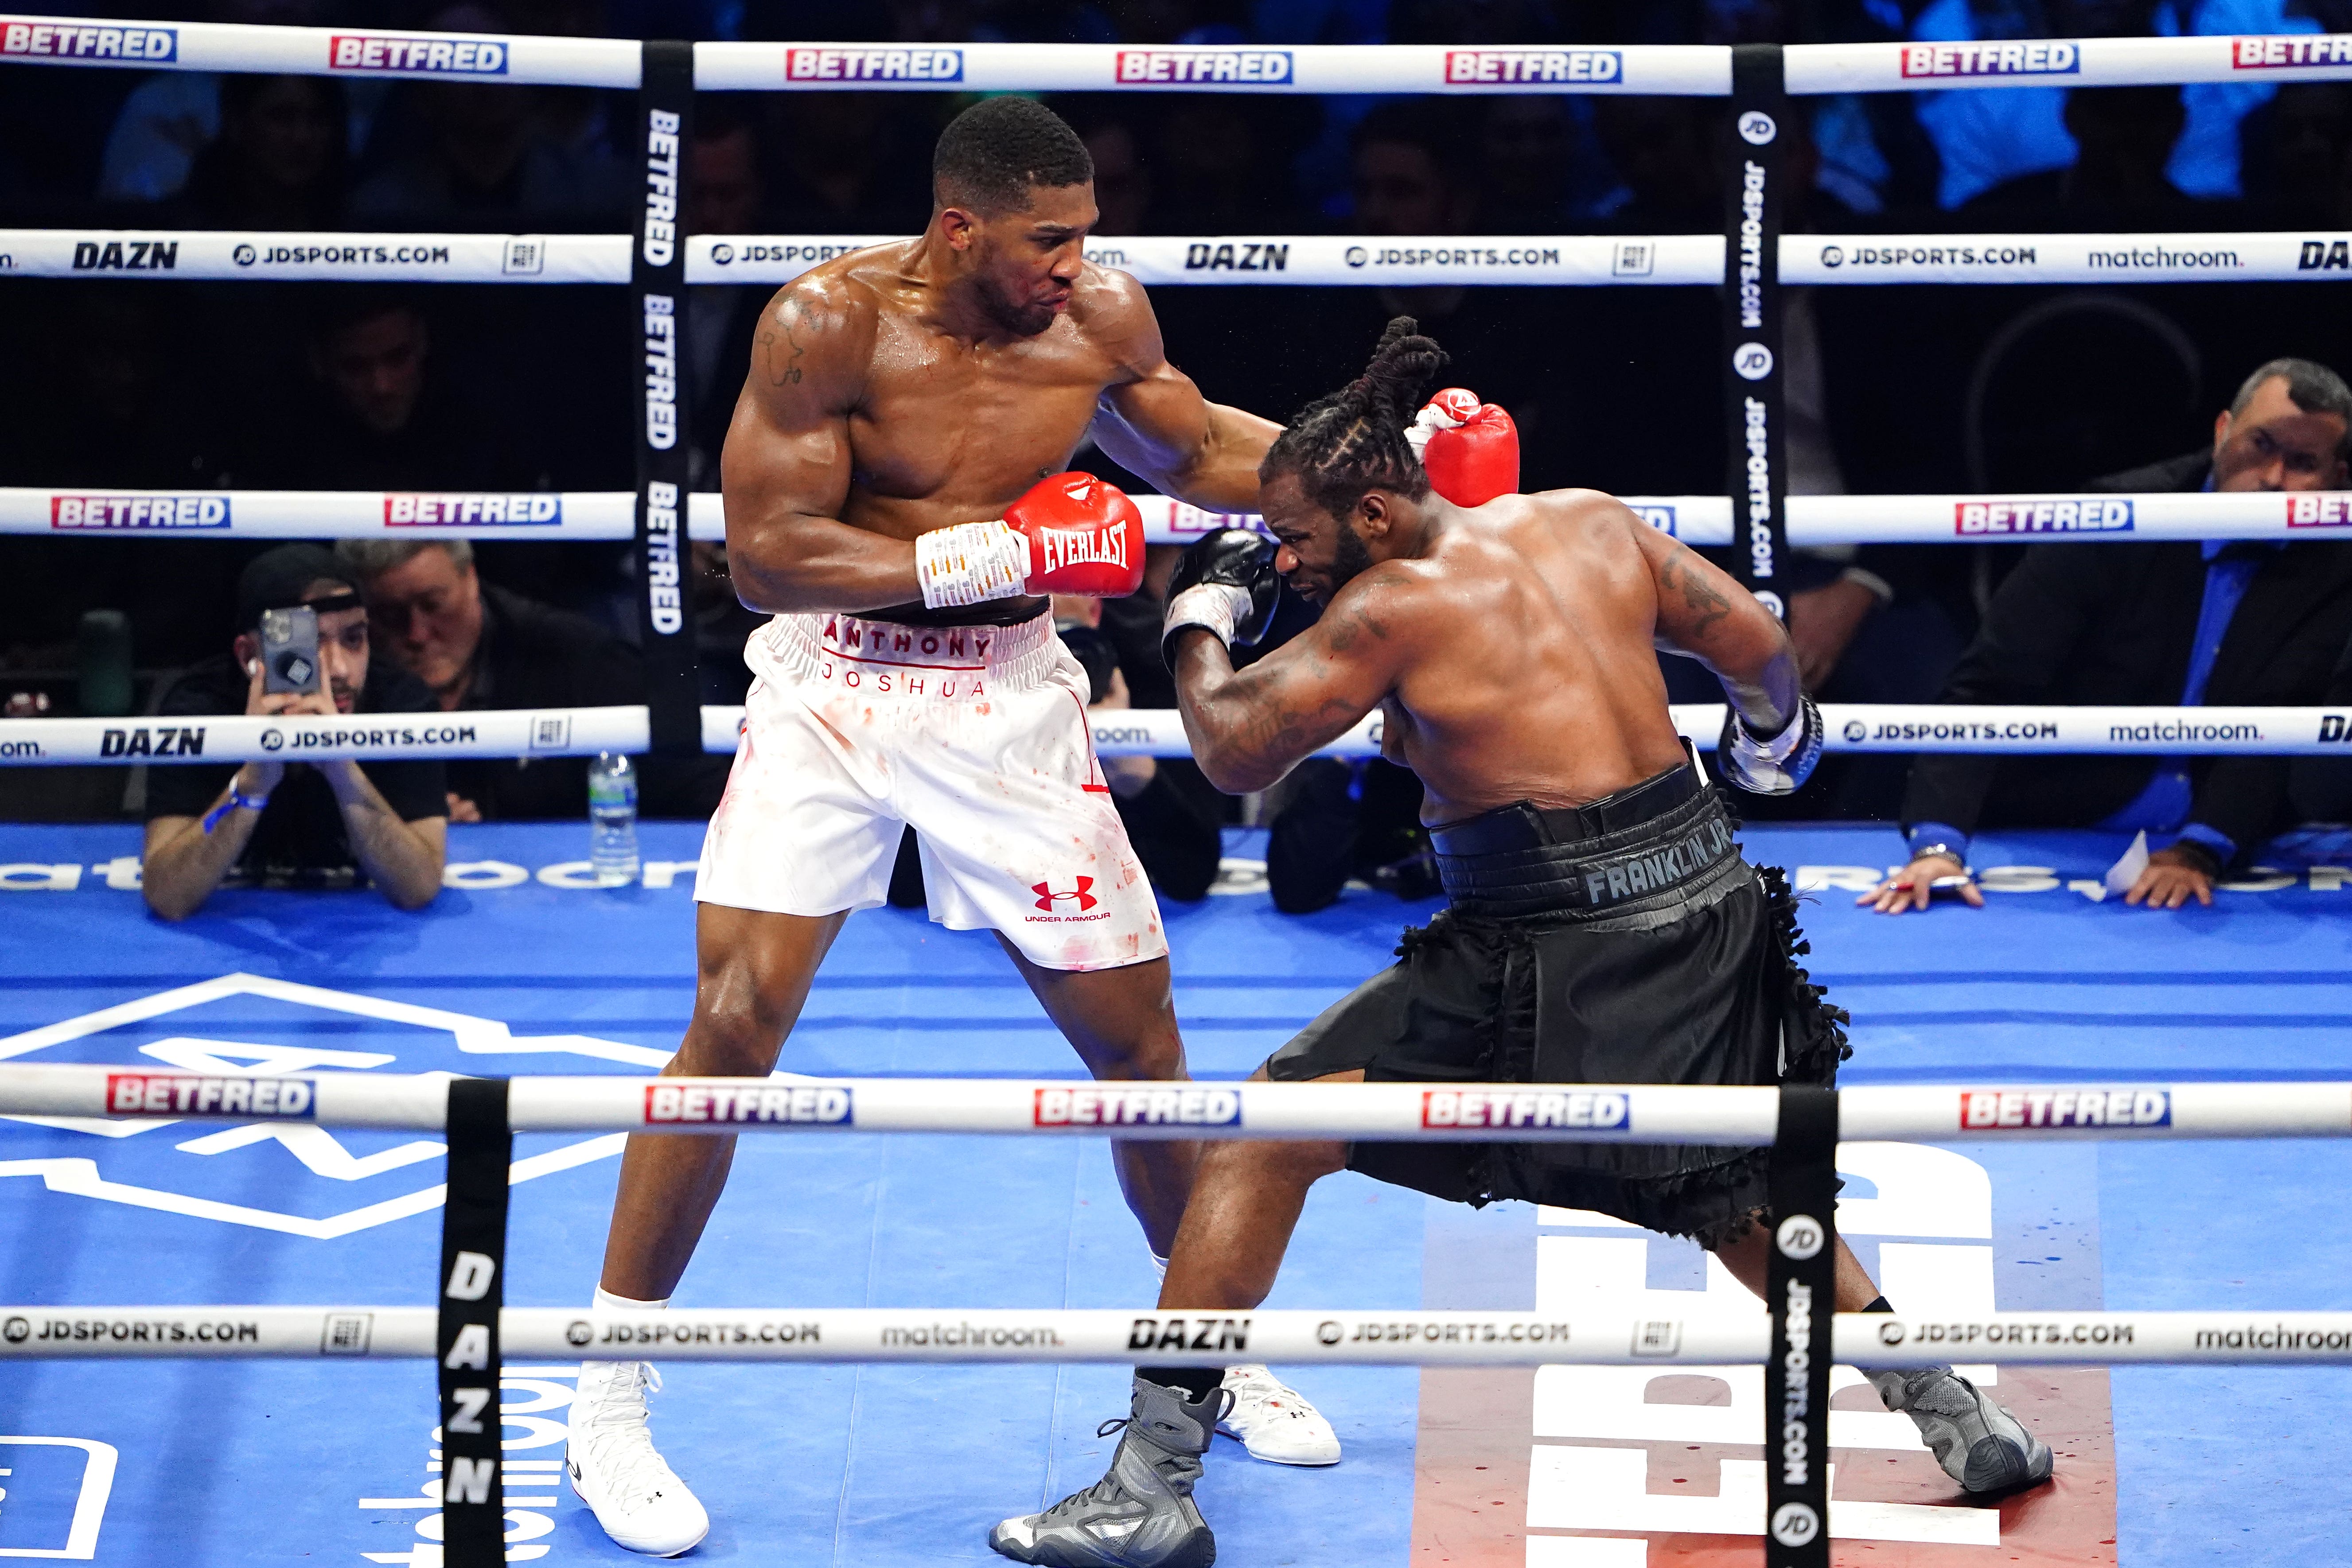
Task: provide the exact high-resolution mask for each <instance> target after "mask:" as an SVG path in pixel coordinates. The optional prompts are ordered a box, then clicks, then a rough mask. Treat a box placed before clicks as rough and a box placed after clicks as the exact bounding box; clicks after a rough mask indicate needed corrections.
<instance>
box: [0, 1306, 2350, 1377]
mask: <svg viewBox="0 0 2352 1568" xmlns="http://www.w3.org/2000/svg"><path fill="white" fill-rule="evenodd" d="M435 1332H436V1312H435V1310H434V1309H433V1308H431V1307H364V1306H362V1307H340V1306H320V1307H278V1306H268V1307H264V1306H193V1307H189V1306H163V1307H135V1306H134V1307H83V1306H64V1307H58V1306H17V1307H10V1306H0V1362H8V1361H42V1360H58V1359H67V1358H72V1359H104V1360H115V1359H122V1360H131V1359H152V1358H163V1357H168V1358H171V1359H174V1360H257V1359H262V1358H273V1359H327V1360H334V1359H339V1358H340V1359H353V1360H356V1359H362V1358H363V1359H369V1360H377V1361H388V1360H422V1359H425V1358H428V1357H431V1356H433V1355H434V1354H436V1349H437V1346H436V1338H435ZM1769 1344H1770V1323H1769V1319H1767V1318H1766V1317H1765V1315H1764V1313H1763V1312H1762V1311H1761V1310H1757V1311H1755V1312H1753V1313H1749V1312H1744V1311H1738V1310H1722V1309H1715V1310H1709V1311H1708V1312H1707V1313H1706V1315H1705V1316H1694V1317H1690V1318H1659V1317H1653V1316H1636V1315H1633V1314H1631V1313H1623V1312H1612V1311H1610V1310H1608V1308H1607V1306H1606V1304H1605V1303H1604V1304H1603V1305H1601V1308H1600V1309H1599V1310H1595V1311H1592V1312H1589V1313H1587V1312H1574V1313H1556V1312H1555V1313H1547V1312H1542V1311H1526V1312H1436V1311H1412V1310H1361V1309H1349V1308H1328V1309H1325V1310H1320V1311H1302V1310H1274V1311H1268V1310H1264V1309H1259V1310H1246V1309H1244V1310H1234V1311H1177V1310H1172V1309H1171V1310H1165V1311H1163V1310H1160V1309H1158V1308H1149V1307H1147V1308H1140V1309H1132V1308H1130V1309H1120V1308H1053V1307H1039V1308H1034V1309H1024V1308H1011V1309H1007V1308H993V1307H992V1308H980V1309H975V1310H960V1309H957V1308H952V1307H941V1308H923V1307H806V1308H802V1307H763V1308H677V1309H673V1310H668V1311H665V1312H657V1313H656V1312H637V1313H610V1312H595V1311H574V1310H567V1309H564V1308H561V1307H509V1308H507V1309H506V1310H504V1311H503V1312H501V1313H500V1314H499V1347H500V1354H501V1356H502V1357H503V1358H504V1359H506V1360H507V1361H509V1362H512V1361H514V1360H516V1359H518V1358H522V1357H545V1358H550V1359H554V1360H562V1361H580V1360H583V1359H584V1360H606V1359H620V1360H628V1361H635V1360H639V1359H642V1358H645V1357H648V1356H658V1357H660V1358H661V1359H663V1360H666V1361H729V1362H887V1363H982V1362H990V1363H1006V1362H1050V1363H1082V1362H1103V1363H1134V1362H1137V1361H1148V1362H1151V1363H1155V1364H1162V1365H1177V1366H1211V1367H1213V1366H1223V1365H1225V1364H1227V1363H1230V1362H1233V1361H1234V1360H1236V1359H1239V1358H1241V1357H1244V1356H1246V1357H1248V1358H1249V1359H1250V1360H1253V1361H1270V1362H1280V1363H1300V1364H1307V1365H1325V1366H1363V1365H1373V1366H1645V1365H1658V1366H1728V1365H1754V1364H1755V1363H1759V1362H1761V1361H1763V1360H1764V1359H1765V1358H1766V1356H1767V1355H1768V1353H1769ZM1832 1346H1833V1352H1834V1354H1835V1356H1836V1359H1837V1361H1838V1362H1839V1363H1843V1364H1847V1365H1855V1364H1859V1365H1862V1366H1867V1367H1872V1368H1878V1367H1902V1366H1935V1365H1940V1364H1944V1363H1949V1362H1953V1361H1966V1360H1997V1361H1999V1362H2000V1363H2002V1364H2004V1365H2012V1366H2081V1365H2090V1366H2106V1365H2113V1364H2126V1363H2128V1364H2138V1365H2148V1364H2159V1365H2238V1364H2255V1365H2315V1364H2317V1365H2333V1364H2343V1363H2352V1312H2263V1311H2249V1310H2233V1311H2218V1312H2217V1311H2158V1312H2077V1311H2048V1312H1989V1313H1984V1314H1981V1315H1979V1316H1973V1317H1967V1318H1960V1319H1927V1318H1912V1317H1906V1316H1903V1315H1901V1314H1899V1313H1898V1314H1891V1315H1890V1314H1885V1313H1875V1312H1841V1313H1838V1314H1837V1315H1836V1317H1835V1319H1834V1321H1833V1323H1832Z"/></svg>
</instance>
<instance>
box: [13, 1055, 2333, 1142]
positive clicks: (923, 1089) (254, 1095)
mask: <svg viewBox="0 0 2352 1568" xmlns="http://www.w3.org/2000/svg"><path fill="white" fill-rule="evenodd" d="M975 1027H982V1025H975ZM448 1092H449V1079H448V1076H447V1075H446V1074H434V1073H424V1074H414V1075H408V1074H378V1073H316V1074H302V1075H292V1076H272V1075H250V1074H222V1075H205V1074H192V1073H180V1072H164V1071H155V1072H150V1071H147V1070H144V1069H143V1068H120V1067H102V1066H83V1065H67V1064H55V1063H12V1064H8V1065H5V1066H0V1115H6V1116H45V1117H47V1116H73V1117H110V1118H117V1119H125V1120H131V1121H137V1120H156V1119H163V1120H170V1121H187V1120H197V1121H253V1120H256V1119H260V1120H263V1121H296V1122H305V1123H309V1124H310V1125H314V1126H320V1127H367V1128H378V1129H386V1128H390V1129H412V1130H419V1131H440V1130H442V1129H443V1128H444V1127H445V1126H446V1109H447V1100H448ZM507 1093H508V1109H507V1119H508V1121H509V1124H510V1125H511V1126H512V1127H513V1128H514V1130H515V1131H518V1132H590V1131H597V1132H609V1131H633V1132H643V1131H655V1132H683V1133H731V1132H763V1131H764V1132H947V1133H1003V1134H1013V1135H1025V1136H1052V1137H1065V1136H1077V1137H1118V1138H1174V1139H1189V1138H1245V1139H1291V1140H1296V1139H1306V1138H1318V1139H1339V1140H1347V1141H1353V1140H1357V1139H1378V1140H1381V1141H1393V1142H1416V1143H1465V1142H1493V1141H1497V1140H1501V1141H1507V1142H1577V1143H1720V1144H1730V1145H1746V1146H1760V1145H1763V1144H1768V1143H1769V1142H1772V1140H1773V1135H1774V1130H1775V1128H1776V1127H1777V1126H1778V1125H1779V1121H1778V1119H1779V1115H1780V1090H1779V1089H1774V1088H1770V1087H1763V1088H1748V1087H1714V1086H1694V1085H1686V1084H1669V1085H1642V1084H1633V1085H1610V1084H1602V1085H1584V1084H1560V1085H1534V1086H1529V1085H1527V1084H1507V1083H1506V1084H1426V1083H1346V1084H1331V1083H1265V1082H1256V1081H1249V1082H1228V1081H1208V1082H1190V1083H1156V1084H1103V1083H1093V1082H1087V1081H1085V1080H1077V1081H1072V1080H1069V1079H912V1078H908V1079H792V1080H791V1081H789V1082H786V1081H782V1080H774V1079H740V1078H738V1079H726V1078H714V1079H686V1078H651V1079H640V1078H620V1077H609V1078H607V1077H598V1078H566V1077H559V1076H552V1075H549V1076H541V1075H532V1076H529V1077H522V1078H516V1079H509V1082H508V1089H507ZM1838 1125H1839V1131H1840V1135H1841V1136H1842V1137H1843V1138H1845V1139H1848V1140H1852V1141H1881V1142H1952V1141H1955V1140H1959V1139H1969V1138H1996V1139H2004V1140H2006V1139H2013V1138H2028V1139H2050V1138H2057V1139H2143V1138H2347V1137H2352V1082H2337V1083H2165V1082H2149V1081H2144V1080H2142V1081H2135V1080H2132V1079H2116V1080H2114V1081H2112V1082H2103V1083H2096V1084H2043V1085H2027V1084H2007V1083H2000V1082H1997V1081H1996V1082H1993V1083H1978V1084H1959V1085H1945V1086H1935V1085H1916V1086H1915V1085H1905V1086H1895V1087H1885V1086H1864V1087H1861V1088H1855V1089H1843V1090H1841V1091H1840V1093H1839V1124H1838Z"/></svg>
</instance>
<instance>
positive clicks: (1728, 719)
mask: <svg viewBox="0 0 2352 1568" xmlns="http://www.w3.org/2000/svg"><path fill="white" fill-rule="evenodd" d="M1715 757H1716V766H1717V767H1718V768H1720V769H1721V770H1722V772H1723V776H1724V777H1725V778H1727V779H1728V780H1730V781H1731V782H1732V783H1733V784H1737V785H1738V786H1739V787H1740V788H1741V789H1744V790H1746V791H1748V794H1750V795H1793V794H1795V793H1796V791H1797V789H1798V787H1799V786H1800V785H1801V784H1803V783H1804V782H1805V781H1806V780H1807V779H1808V778H1811V776H1812V773H1813V764H1814V763H1818V762H1820V761H1821V760H1822V710H1820V709H1818V708H1816V707H1814V706H1813V700H1812V699H1811V698H1810V697H1800V698H1799V699H1798V700H1797V712H1796V715H1795V717H1793V718H1791V719H1790V721H1789V723H1788V727H1787V728H1785V729H1783V730H1782V731H1780V733H1779V734H1777V735H1774V736H1772V737H1770V738H1769V739H1768V740H1759V739H1758V738H1757V737H1756V736H1755V735H1753V734H1751V733H1749V732H1748V723H1747V721H1746V720H1744V719H1742V718H1741V717H1740V716H1739V710H1738V708H1737V707H1733V708H1731V709H1730V710H1728V711H1727V713H1726V714H1725V715H1724V720H1723V738H1722V740H1721V741H1720V742H1717V746H1716V753H1715Z"/></svg>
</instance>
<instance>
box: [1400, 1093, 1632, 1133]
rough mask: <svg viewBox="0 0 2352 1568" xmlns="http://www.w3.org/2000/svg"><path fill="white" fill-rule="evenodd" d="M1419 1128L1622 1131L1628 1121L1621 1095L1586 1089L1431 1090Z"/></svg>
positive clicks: (1629, 1116) (1423, 1103) (1629, 1113)
mask: <svg viewBox="0 0 2352 1568" xmlns="http://www.w3.org/2000/svg"><path fill="white" fill-rule="evenodd" d="M1421 1124H1422V1125H1423V1127H1589V1128H1591V1129H1593V1130H1594V1131H1603V1132H1622V1131H1625V1130H1626V1129H1627V1128H1629V1127H1631V1126H1632V1125H1633V1107H1632V1105H1630V1104H1629V1103H1628V1102H1627V1101H1626V1099H1625V1097H1624V1096H1623V1095H1622V1094H1612V1093H1606V1092H1601V1093H1596V1092H1594V1091H1592V1090H1591V1089H1569V1090H1559V1089H1425V1090H1423V1093H1422V1097H1421Z"/></svg>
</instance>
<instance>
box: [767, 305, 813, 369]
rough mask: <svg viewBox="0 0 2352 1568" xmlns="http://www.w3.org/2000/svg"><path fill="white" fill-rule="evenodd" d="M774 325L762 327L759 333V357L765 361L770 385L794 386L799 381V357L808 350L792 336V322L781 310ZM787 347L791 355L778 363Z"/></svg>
mask: <svg viewBox="0 0 2352 1568" xmlns="http://www.w3.org/2000/svg"><path fill="white" fill-rule="evenodd" d="M776 321H777V324H776V325H774V326H770V327H763V328H761V331H760V353H761V358H763V359H764V360H766V361H767V365H768V380H769V383H770V384H772V385H775V386H792V385H796V384H798V383H799V381H800V379H801V366H800V361H801V356H802V355H803V354H805V353H808V350H807V349H805V348H803V347H802V346H801V342H800V340H799V339H798V338H795V337H793V327H792V322H791V321H790V319H789V318H787V317H786V316H785V314H784V312H783V311H782V310H778V311H777V312H776ZM787 347H789V348H790V349H791V350H792V354H791V356H790V357H789V358H782V363H778V361H779V359H780V357H781V356H782V354H783V351H784V349H785V348H787Z"/></svg>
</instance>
